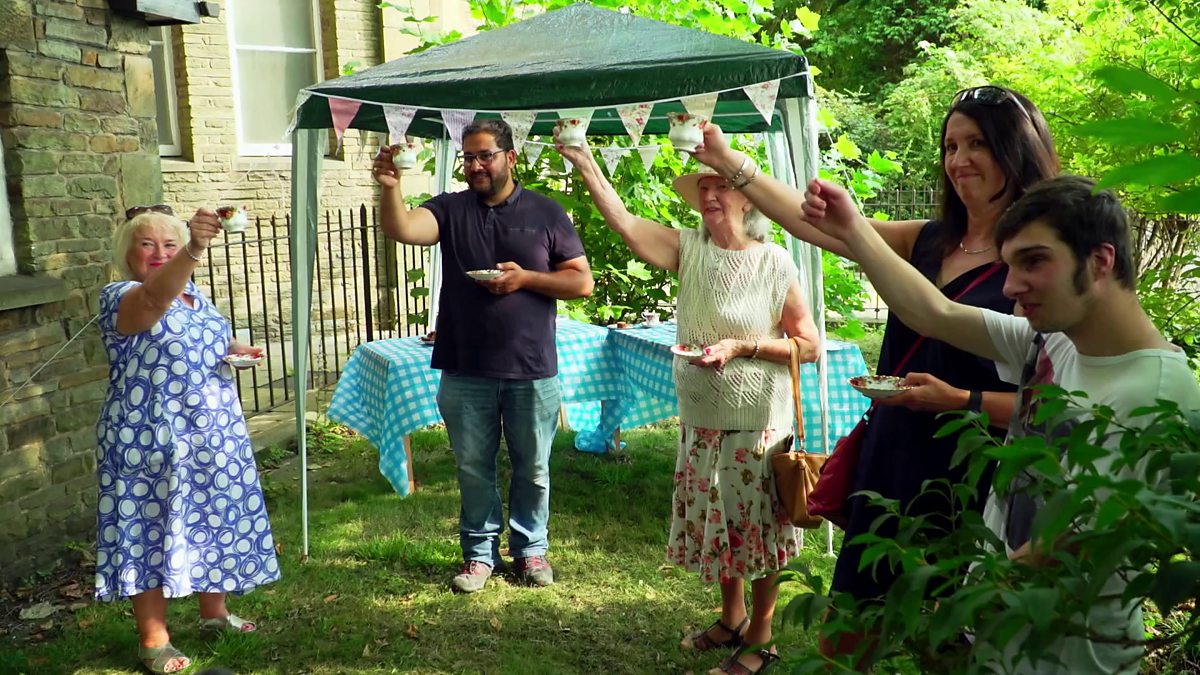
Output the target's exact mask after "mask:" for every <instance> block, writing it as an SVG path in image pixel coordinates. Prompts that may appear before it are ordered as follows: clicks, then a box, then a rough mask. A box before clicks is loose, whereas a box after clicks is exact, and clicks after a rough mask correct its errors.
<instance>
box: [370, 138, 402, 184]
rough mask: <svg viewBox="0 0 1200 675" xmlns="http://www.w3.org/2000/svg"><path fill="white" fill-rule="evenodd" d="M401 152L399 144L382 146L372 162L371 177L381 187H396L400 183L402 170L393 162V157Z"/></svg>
mask: <svg viewBox="0 0 1200 675" xmlns="http://www.w3.org/2000/svg"><path fill="white" fill-rule="evenodd" d="M398 152H400V146H399V145H383V146H380V148H379V152H377V153H375V160H374V161H373V162H372V163H371V177H372V178H374V179H375V182H376V183H378V184H379V186H380V187H385V188H394V187H396V186H397V185H399V184H400V170H399V169H397V168H396V165H395V164H394V163H393V162H392V157H393V156H395V155H396V153H398Z"/></svg>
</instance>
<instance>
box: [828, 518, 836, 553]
mask: <svg viewBox="0 0 1200 675" xmlns="http://www.w3.org/2000/svg"><path fill="white" fill-rule="evenodd" d="M825 545H826V551H825V552H826V553H828V554H829V555H831V556H833V557H835V558H836V557H837V556H836V555H834V553H833V523H831V522H829V521H828V520H827V521H825Z"/></svg>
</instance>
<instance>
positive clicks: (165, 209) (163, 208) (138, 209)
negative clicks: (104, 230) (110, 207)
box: [125, 204, 175, 220]
mask: <svg viewBox="0 0 1200 675" xmlns="http://www.w3.org/2000/svg"><path fill="white" fill-rule="evenodd" d="M143 213H161V214H163V215H164V216H173V215H175V209H173V208H171V207H170V206H167V205H166V204H155V205H154V206H131V207H129V208H127V209H125V220H133V219H134V218H136V217H138V216H140V215H142V214H143Z"/></svg>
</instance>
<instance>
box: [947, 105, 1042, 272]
mask: <svg viewBox="0 0 1200 675" xmlns="http://www.w3.org/2000/svg"><path fill="white" fill-rule="evenodd" d="M977 93H981V94H986V95H974V94H977ZM997 93H999V95H997ZM954 113H961V114H963V115H966V116H967V117H970V118H971V119H972V120H974V122H975V124H977V125H979V131H980V133H981V134H983V139H984V141H985V142H987V145H988V148H989V149H990V150H991V151H992V157H994V158H995V159H996V164H997V165H998V166H999V167H1000V170H1001V171H1002V172H1004V178H1005V182H1004V187H1003V188H1002V189H1001V190H1000V192H999V193H997V194H996V195H994V196H993V197H992V200H993V201H995V200H997V199H1001V198H1003V197H1004V196H1005V193H1007V192H1008V191H1009V190H1011V191H1012V198H1013V199H1014V200H1016V199H1018V198H1019V197H1020V196H1021V195H1023V194H1025V192H1026V191H1028V190H1029V188H1031V187H1033V186H1034V185H1036V184H1038V183H1039V182H1041V181H1042V180H1045V179H1046V178H1051V177H1053V176H1057V175H1058V172H1059V163H1058V153H1057V152H1056V151H1055V150H1054V139H1053V138H1051V137H1050V129H1049V127H1047V126H1046V118H1044V117H1042V112H1041V111H1040V110H1038V109H1037V106H1035V105H1034V104H1033V101H1030V100H1029V99H1028V98H1025V96H1023V95H1021V94H1019V93H1017V92H1015V91H1013V90H1011V89H1005V88H1003V87H991V86H989V87H975V88H972V89H965V90H963V91H961V92H959V93H958V95H956V96H955V98H954V103H953V104H952V105H951V106H950V110H949V111H948V112H947V113H946V118H945V119H944V120H942V135H941V138H940V143H941V147H940V148H939V151H938V157H939V159H940V160H941V161H940V166H941V169H942V202H941V204H940V208H939V213H940V217H941V220H942V224H943V225H944V227H943V228H942V237H941V239H942V240H941V242H939V243H940V244H941V248H942V250H943V254H949V253H950V252H951V251H953V250H954V249H955V248H957V247H958V244H959V242H961V241H962V238H963V235H965V234H966V232H967V207H966V205H965V204H963V202H962V199H960V198H959V196H958V193H957V192H955V190H954V185H953V183H952V182H951V181H950V176H949V175H947V174H946V125H947V124H948V123H949V122H950V116H951V115H953V114H954Z"/></svg>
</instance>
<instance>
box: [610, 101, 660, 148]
mask: <svg viewBox="0 0 1200 675" xmlns="http://www.w3.org/2000/svg"><path fill="white" fill-rule="evenodd" d="M652 108H654V106H653V105H652V104H650V103H634V104H633V105H623V106H620V107H618V108H617V114H618V115H620V116H621V122H622V123H623V124H624V125H625V131H626V132H628V133H629V137H630V138H631V139H633V144H634V145H637V144H638V143H639V142H640V141H641V140H642V132H643V131H645V129H646V122H649V121H650V110H651V109H652Z"/></svg>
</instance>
